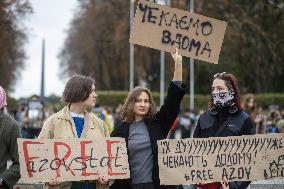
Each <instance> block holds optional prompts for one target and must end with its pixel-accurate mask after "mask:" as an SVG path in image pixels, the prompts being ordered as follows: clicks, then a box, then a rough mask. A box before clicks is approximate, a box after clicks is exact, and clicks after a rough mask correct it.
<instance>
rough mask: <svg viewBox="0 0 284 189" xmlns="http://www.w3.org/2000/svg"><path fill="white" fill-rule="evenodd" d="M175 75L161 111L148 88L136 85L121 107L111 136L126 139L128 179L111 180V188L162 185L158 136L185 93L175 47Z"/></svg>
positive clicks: (141, 188) (149, 188) (155, 188)
mask: <svg viewBox="0 0 284 189" xmlns="http://www.w3.org/2000/svg"><path fill="white" fill-rule="evenodd" d="M172 56H173V59H174V61H175V70H174V77H173V80H172V81H171V83H170V86H169V88H168V93H167V97H166V98H165V101H164V105H162V106H161V108H160V111H158V112H156V106H155V103H154V100H153V97H152V94H151V92H150V91H149V89H147V88H145V87H135V88H134V89H133V90H131V91H130V92H129V93H128V96H127V98H126V100H125V103H124V105H123V107H122V110H121V118H122V124H121V125H119V126H117V127H115V128H114V130H113V132H112V133H111V137H123V138H125V140H126V145H127V152H128V161H129V167H130V177H131V179H118V180H115V181H114V184H113V185H112V186H111V187H110V188H111V189H162V188H171V187H170V186H162V185H160V180H159V168H158V147H157V140H161V139H165V138H166V137H167V135H168V132H169V130H170V128H171V126H172V125H173V123H174V121H175V119H176V117H177V116H178V114H179V111H180V103H181V100H182V98H183V96H184V94H185V86H184V85H183V84H182V57H181V55H179V54H178V52H177V51H176V53H175V54H172Z"/></svg>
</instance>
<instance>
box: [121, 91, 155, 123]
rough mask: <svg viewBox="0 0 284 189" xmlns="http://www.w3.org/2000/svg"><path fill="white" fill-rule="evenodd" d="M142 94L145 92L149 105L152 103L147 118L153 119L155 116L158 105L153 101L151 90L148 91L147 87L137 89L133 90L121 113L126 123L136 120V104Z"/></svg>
mask: <svg viewBox="0 0 284 189" xmlns="http://www.w3.org/2000/svg"><path fill="white" fill-rule="evenodd" d="M142 92H145V93H147V94H148V96H149V103H150V107H149V111H148V113H147V115H146V117H145V118H151V117H153V116H154V115H155V113H156V105H155V102H154V100H153V96H152V94H151V92H150V91H149V89H147V88H145V87H135V88H134V89H132V90H131V91H130V92H129V93H128V96H127V98H126V100H125V103H124V104H123V106H122V109H121V112H120V115H121V119H122V121H125V122H127V123H131V122H132V121H134V119H135V117H134V104H135V101H136V99H137V98H138V97H139V96H140V95H141V93H142Z"/></svg>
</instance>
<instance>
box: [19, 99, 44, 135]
mask: <svg viewBox="0 0 284 189" xmlns="http://www.w3.org/2000/svg"><path fill="white" fill-rule="evenodd" d="M43 120H44V105H43V102H42V101H41V99H40V97H39V96H38V95H32V96H31V98H30V100H29V101H28V104H27V110H26V114H25V116H24V119H23V121H24V125H23V127H22V134H23V138H28V139H34V138H37V137H38V135H39V132H40V131H41V128H42V125H43Z"/></svg>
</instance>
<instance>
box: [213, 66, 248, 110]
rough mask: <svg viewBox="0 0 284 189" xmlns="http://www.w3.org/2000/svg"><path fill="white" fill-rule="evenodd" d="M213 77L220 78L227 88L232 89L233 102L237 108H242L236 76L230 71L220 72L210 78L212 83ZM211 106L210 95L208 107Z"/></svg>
mask: <svg viewBox="0 0 284 189" xmlns="http://www.w3.org/2000/svg"><path fill="white" fill-rule="evenodd" d="M215 79H221V80H223V81H225V85H226V86H227V87H228V89H229V90H234V91H235V92H236V94H235V98H234V103H235V105H236V106H237V108H238V109H239V110H243V107H242V106H241V92H240V89H239V85H238V80H237V78H236V77H235V76H234V75H233V74H230V73H226V72H223V73H221V74H219V73H218V74H215V75H214V78H213V80H212V83H213V81H214V80H215ZM212 107H213V99H212V96H211V99H210V102H209V109H210V108H212Z"/></svg>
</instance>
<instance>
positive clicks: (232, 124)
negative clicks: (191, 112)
mask: <svg viewBox="0 0 284 189" xmlns="http://www.w3.org/2000/svg"><path fill="white" fill-rule="evenodd" d="M253 134H255V125H254V124H253V122H252V120H251V119H250V117H249V115H248V114H247V113H245V112H244V111H243V108H242V107H241V103H240V90H239V86H238V83H237V79H236V78H235V76H234V75H232V74H228V73H226V72H223V73H218V74H215V75H214V78H213V82H212V97H211V100H210V102H209V110H208V111H206V112H205V113H203V114H201V115H200V118H199V120H198V122H197V126H196V130H195V132H194V135H193V136H194V138H208V137H228V136H241V135H253ZM249 184H250V182H230V183H229V186H228V187H227V188H230V189H244V188H247V186H248V185H249ZM199 188H212V189H217V188H221V183H210V184H206V185H200V186H199ZM223 188H224V187H223Z"/></svg>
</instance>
